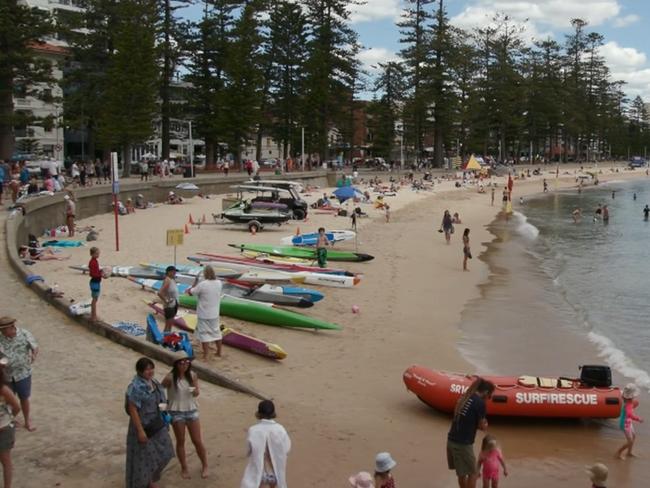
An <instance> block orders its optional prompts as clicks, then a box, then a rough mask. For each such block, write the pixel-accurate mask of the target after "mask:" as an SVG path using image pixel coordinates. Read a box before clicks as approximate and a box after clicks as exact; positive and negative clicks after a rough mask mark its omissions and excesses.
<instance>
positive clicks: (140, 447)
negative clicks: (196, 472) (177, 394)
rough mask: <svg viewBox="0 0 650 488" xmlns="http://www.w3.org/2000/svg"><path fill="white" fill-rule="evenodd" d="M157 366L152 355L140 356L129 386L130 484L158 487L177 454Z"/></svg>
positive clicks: (131, 487) (126, 404) (140, 487)
mask: <svg viewBox="0 0 650 488" xmlns="http://www.w3.org/2000/svg"><path fill="white" fill-rule="evenodd" d="M154 368H155V365H154V363H153V361H152V360H151V359H149V358H140V359H138V361H137V362H136V363H135V371H136V375H135V376H134V377H133V379H132V380H131V383H130V384H129V386H128V388H127V389H126V395H125V398H124V410H126V413H127V415H128V416H129V428H128V430H127V435H126V469H125V478H126V484H125V486H126V488H156V487H157V486H158V485H156V482H157V481H159V480H160V477H161V475H162V472H163V469H165V467H166V466H167V464H168V463H169V461H171V460H172V458H173V457H174V447H173V446H172V440H171V438H170V437H169V428H168V427H167V423H166V422H165V420H164V419H163V416H162V412H161V410H164V408H161V405H162V407H164V406H165V404H166V400H165V392H164V390H163V388H162V386H161V385H160V383H158V382H157V381H156V379H155V378H154Z"/></svg>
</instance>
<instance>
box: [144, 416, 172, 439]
mask: <svg viewBox="0 0 650 488" xmlns="http://www.w3.org/2000/svg"><path fill="white" fill-rule="evenodd" d="M166 426H167V423H166V422H165V421H164V420H163V418H162V416H161V415H160V410H158V415H156V416H155V417H154V419H153V420H152V421H151V422H149V423H148V424H147V425H143V426H142V428H143V429H144V433H145V434H146V436H147V437H148V438H149V439H151V438H152V437H153V436H155V435H156V434H157V433H158V432H160V431H161V430H162V429H164V428H165V427H166Z"/></svg>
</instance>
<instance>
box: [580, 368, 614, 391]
mask: <svg viewBox="0 0 650 488" xmlns="http://www.w3.org/2000/svg"><path fill="white" fill-rule="evenodd" d="M580 381H581V382H582V383H584V384H585V385H588V386H597V387H603V388H608V387H610V386H612V370H611V369H610V368H609V366H598V365H584V366H580Z"/></svg>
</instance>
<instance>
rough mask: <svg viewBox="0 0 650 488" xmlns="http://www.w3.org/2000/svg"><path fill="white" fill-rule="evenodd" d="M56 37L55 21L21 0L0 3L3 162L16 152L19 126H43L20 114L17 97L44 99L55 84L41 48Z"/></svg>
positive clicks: (0, 156) (0, 153)
mask: <svg viewBox="0 0 650 488" xmlns="http://www.w3.org/2000/svg"><path fill="white" fill-rule="evenodd" d="M53 33H54V25H53V23H52V19H51V17H50V16H49V15H48V14H47V13H46V12H43V10H41V9H38V8H29V7H27V6H25V5H22V4H21V2H19V1H18V0H2V1H0V159H9V158H10V157H11V155H12V154H13V150H14V134H13V127H14V126H15V125H27V124H30V125H39V124H41V123H42V122H43V121H42V120H39V119H38V118H37V117H35V116H34V114H32V113H28V112H21V113H17V112H16V111H15V107H14V101H13V97H14V93H15V92H18V93H20V94H21V96H30V97H36V98H42V97H44V96H45V95H46V85H47V84H48V83H52V82H53V78H52V68H53V67H52V63H51V61H49V60H47V59H46V58H44V57H42V56H39V54H38V50H37V48H38V45H39V44H42V43H44V42H45V40H46V38H47V37H48V36H51V35H52V34H53Z"/></svg>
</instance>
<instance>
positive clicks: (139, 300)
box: [0, 166, 650, 488]
mask: <svg viewBox="0 0 650 488" xmlns="http://www.w3.org/2000/svg"><path fill="white" fill-rule="evenodd" d="M605 167H607V168H608V167H609V166H605ZM564 171H567V170H566V168H565V167H562V172H563V173H564ZM573 171H574V169H573V168H571V169H570V170H568V172H569V174H561V175H560V178H559V179H558V180H557V181H556V179H555V167H551V166H548V167H546V168H545V169H544V174H542V175H541V176H537V177H532V178H527V179H525V180H523V181H522V180H517V181H515V188H514V197H513V200H514V201H515V202H514V203H515V209H516V208H517V204H516V202H517V200H518V198H519V197H520V196H523V197H527V196H528V195H532V194H534V193H538V192H540V191H541V190H542V179H543V178H546V179H547V180H548V183H549V189H550V191H556V190H561V189H563V188H568V187H572V186H573V187H575V174H574V173H573ZM645 177H646V176H645V174H644V173H642V171H640V170H637V171H634V172H628V171H623V170H621V172H620V173H613V172H610V171H609V170H608V169H606V170H603V174H602V175H600V176H599V179H600V180H601V182H605V181H607V180H612V179H616V180H624V179H629V178H645ZM382 178H383V180H384V181H386V180H387V178H388V174H384V175H382ZM506 180H507V177H499V178H494V181H495V182H496V183H497V184H498V187H497V189H496V197H495V205H494V206H491V205H490V189H489V188H487V191H486V193H483V194H480V193H478V192H477V190H476V188H475V187H470V188H461V189H458V188H454V186H453V183H452V182H450V181H445V182H443V183H440V184H436V186H435V191H433V192H426V191H424V192H418V193H416V192H414V191H412V190H411V189H409V188H407V187H404V188H402V189H401V190H400V191H399V192H398V195H397V196H396V197H387V201H388V202H389V203H390V205H391V210H392V213H391V222H390V223H386V222H385V219H384V213H383V211H380V210H376V209H374V208H372V205H364V206H363V207H362V208H363V210H364V211H366V212H368V214H369V215H370V217H369V218H368V219H360V220H359V235H358V240H357V242H356V243H352V244H345V245H342V246H340V247H341V248H342V249H344V248H345V249H355V247H356V248H358V249H359V251H360V252H366V253H369V254H372V255H374V256H375V260H373V261H371V262H368V263H358V264H349V265H348V263H342V264H344V265H345V266H344V267H345V268H347V269H350V270H351V271H356V272H359V273H363V279H362V281H361V283H360V284H359V285H358V286H356V287H355V288H354V289H337V288H321V289H320V291H323V292H324V293H325V294H326V298H325V299H324V300H323V301H322V302H321V303H318V304H316V305H315V306H314V307H313V308H311V309H308V310H307V312H306V313H307V314H309V315H312V316H315V317H319V318H323V319H327V320H331V321H334V322H336V323H338V324H340V325H341V326H342V327H343V330H342V331H331V332H329V331H327V332H323V331H322V332H311V331H301V330H290V329H284V328H277V327H269V326H263V325H256V324H250V323H246V322H241V321H237V320H234V319H230V318H228V317H223V318H222V322H223V323H224V324H226V325H228V326H232V327H234V328H236V329H238V330H241V331H243V332H245V333H250V334H252V335H255V336H258V337H261V338H264V339H266V340H270V341H272V342H275V343H277V344H279V345H281V346H282V347H283V348H284V349H285V350H286V351H287V352H288V357H287V358H286V359H285V360H284V361H278V362H273V361H269V360H265V359H263V358H260V357H257V356H254V355H251V354H247V353H244V352H242V351H239V350H235V349H231V348H224V354H225V355H224V357H223V358H221V359H214V360H211V365H212V366H214V367H216V368H218V369H219V370H220V371H222V372H224V373H227V374H229V375H231V376H232V377H234V378H237V379H240V380H241V381H243V382H245V383H246V384H248V385H250V386H253V387H254V388H256V389H258V390H260V391H262V392H264V393H266V394H268V395H269V396H271V397H273V398H274V400H275V402H276V407H277V410H278V421H280V422H281V423H282V424H283V425H284V426H285V427H286V428H287V430H288V431H289V434H290V435H291V438H292V441H293V448H292V452H291V453H290V456H289V468H288V480H289V484H290V485H291V486H294V487H326V486H332V485H334V486H346V483H347V481H346V480H347V477H348V476H350V475H351V474H353V473H356V472H357V471H360V470H368V471H371V470H372V466H373V461H374V455H375V454H376V453H377V452H379V451H383V450H387V451H390V452H391V453H392V454H393V456H394V457H395V458H396V460H397V462H398V466H397V468H396V469H395V470H394V475H395V477H396V480H397V482H398V485H399V486H402V487H404V486H406V487H416V486H417V487H423V486H427V487H429V486H430V487H452V486H456V480H455V476H454V475H453V473H452V472H450V471H448V470H447V469H446V460H445V456H444V449H445V439H446V432H447V429H448V426H449V421H450V419H449V418H448V417H447V416H445V415H442V414H439V413H437V412H435V411H433V410H432V409H430V408H429V407H427V406H426V405H424V404H422V403H421V402H420V401H419V400H418V399H417V398H416V397H415V396H414V395H412V394H410V393H409V392H408V391H406V389H405V387H404V385H403V382H402V378H401V376H402V373H403V371H404V370H405V369H406V368H407V367H408V366H409V365H411V364H421V365H424V366H427V367H430V368H432V369H446V370H455V371H467V372H480V371H476V369H475V367H474V366H473V365H472V364H470V363H469V362H468V361H467V360H466V359H464V358H463V356H462V355H461V354H460V353H459V351H458V348H457V344H458V342H459V341H460V340H471V337H469V338H468V337H461V332H460V329H459V321H460V320H461V314H462V313H463V310H464V309H465V307H466V306H467V304H468V303H469V302H470V301H471V300H473V299H475V298H477V297H478V296H480V293H481V289H480V287H479V285H481V284H482V283H485V282H486V281H487V280H488V277H489V275H490V269H489V267H488V264H487V263H486V262H485V261H484V260H482V259H478V257H479V255H480V254H481V253H482V252H483V251H484V250H485V249H486V245H487V244H488V243H489V242H490V241H492V240H493V238H494V236H493V235H492V234H491V233H490V232H489V229H488V225H489V224H490V222H492V221H493V220H494V219H495V217H496V216H497V214H498V213H499V211H500V209H501V207H500V200H501V198H500V197H501V191H502V190H503V188H504V185H505V182H506ZM324 191H327V192H328V193H329V192H330V191H331V189H319V190H316V191H313V192H312V193H311V195H310V196H309V197H307V198H306V199H307V200H308V201H309V202H311V201H314V200H316V199H317V198H318V197H319V196H320V195H321V194H322V193H323V192H324ZM220 209H221V196H214V197H212V198H209V199H201V198H198V197H195V198H191V199H188V200H186V201H185V203H184V204H182V205H176V206H169V205H158V206H156V207H155V208H151V209H147V210H142V211H137V212H136V213H135V214H133V215H128V216H124V217H121V218H120V251H119V252H116V251H115V242H114V232H113V216H112V214H104V215H98V216H95V217H92V218H89V219H85V220H83V221H80V222H78V225H79V226H90V225H92V226H95V227H96V228H97V229H99V231H100V237H99V240H98V241H97V242H96V243H94V245H97V246H98V247H99V248H100V249H101V252H102V254H101V257H100V264H101V265H102V266H107V265H137V264H138V263H140V262H144V261H156V262H170V261H172V259H173V251H172V249H171V248H169V247H167V246H166V243H165V233H166V230H167V229H170V228H182V227H183V226H184V225H185V224H186V223H187V220H188V217H189V215H190V214H192V216H193V219H194V220H199V219H201V218H202V216H203V215H206V217H207V219H206V220H207V221H208V224H206V225H202V226H201V228H198V227H197V226H190V229H189V230H190V233H189V234H188V235H186V236H185V243H184V245H183V246H182V247H180V248H179V249H178V262H179V263H182V264H188V262H187V261H186V260H185V257H186V256H187V255H191V254H193V253H195V252H197V251H210V252H215V253H221V254H234V251H233V250H232V249H231V248H229V247H228V244H229V243H249V242H254V243H264V244H279V242H280V238H282V237H284V236H287V235H291V234H294V233H295V232H296V230H297V227H299V228H300V231H302V232H311V231H315V230H316V229H317V228H318V227H320V226H323V227H326V228H327V229H347V228H349V225H350V219H349V218H345V217H334V216H330V215H319V214H315V213H311V214H310V216H309V218H308V220H307V221H306V222H303V221H301V222H290V223H288V224H286V225H283V226H282V227H267V228H266V229H265V230H263V231H262V232H260V233H258V234H257V235H251V234H249V233H248V232H247V231H245V230H244V229H243V228H242V227H238V226H235V225H216V224H213V223H211V221H212V219H211V213H213V212H218V211H219V210H220ZM445 209H449V210H450V211H451V212H452V213H454V212H458V213H459V214H460V216H461V218H462V220H463V223H462V224H459V225H456V233H455V235H454V236H453V238H452V243H451V245H446V244H445V242H444V237H443V235H442V234H439V233H438V232H437V229H438V228H439V227H440V221H441V218H442V213H443V211H444V210H445ZM3 218H4V217H3ZM465 227H468V228H470V229H471V235H470V237H471V243H472V252H473V254H474V258H475V259H473V260H472V261H471V262H470V266H469V267H470V272H467V273H464V272H462V242H461V234H462V229H464V228H465ZM2 233H3V234H4V226H2ZM88 250H89V247H81V248H76V249H71V250H67V249H66V250H65V251H64V252H65V253H68V254H70V255H71V259H70V260H68V261H49V262H40V263H37V264H35V265H34V266H33V271H34V272H35V273H38V274H41V275H43V276H45V277H46V279H47V281H48V282H51V283H56V284H57V285H58V289H59V290H61V291H63V292H64V293H65V296H66V297H69V298H70V299H75V300H84V299H86V298H87V295H88V290H87V276H83V275H82V274H81V273H79V272H75V271H73V270H70V269H69V268H68V266H69V265H76V264H87V262H88V259H89V256H88ZM0 259H1V261H2V263H3V267H4V269H6V270H8V269H9V268H8V265H7V262H6V256H5V253H4V252H3V253H2V254H1V258H0ZM0 280H1V281H0V282H1V283H2V285H3V289H4V290H5V293H4V294H2V295H1V296H0V304H1V306H2V309H3V311H4V312H3V314H10V315H14V316H16V317H18V321H19V323H18V325H19V326H21V327H25V328H27V329H29V330H30V331H31V332H32V333H34V335H35V336H36V338H37V339H38V340H39V343H40V346H41V354H40V356H39V358H38V361H37V363H36V365H35V372H34V386H33V390H34V393H33V416H34V423H35V425H36V426H37V427H38V430H37V431H36V432H35V433H27V432H26V431H24V430H21V431H19V432H18V434H17V440H16V447H15V449H14V451H13V457H14V462H15V483H16V486H18V487H25V488H32V487H34V488H35V487H42V486H64V487H66V488H76V487H81V486H88V485H92V486H96V487H116V486H122V484H123V473H124V468H123V466H124V455H125V454H124V453H125V438H126V427H127V423H128V418H127V416H126V415H125V413H124V409H123V401H124V391H125V389H126V386H127V384H128V383H129V381H130V379H131V378H132V376H133V374H134V369H133V368H134V364H135V361H136V360H137V359H138V357H139V355H138V354H136V353H135V352H133V351H130V350H128V349H125V348H123V347H121V346H118V345H116V344H114V343H112V342H110V341H108V340H106V339H103V338H101V337H98V336H96V335H93V334H92V333H90V332H88V331H86V330H85V329H84V328H83V327H81V326H79V325H77V324H75V323H74V322H73V321H71V320H70V319H68V318H67V317H65V316H63V315H62V314H60V313H58V312H57V311H55V310H53V309H51V308H50V307H48V306H47V305H44V304H42V303H40V302H39V300H38V298H37V297H36V295H33V294H32V293H31V292H30V291H29V290H28V289H26V288H25V287H24V286H22V285H21V284H20V283H18V282H17V280H16V279H15V277H14V275H13V273H12V272H11V271H8V272H6V273H4V274H3V275H2V276H1V277H0ZM8 290H11V291H8ZM152 297H153V295H152V294H150V293H148V292H146V291H143V290H140V289H139V288H138V287H136V286H135V285H134V284H133V283H131V282H129V281H128V280H125V279H123V278H111V279H109V280H106V281H105V282H104V284H103V290H102V296H101V299H100V302H99V316H100V317H101V318H102V319H103V320H105V321H106V322H109V323H113V322H116V321H120V320H121V321H130V322H138V323H140V324H142V325H144V323H145V316H146V314H147V313H148V310H147V307H146V305H145V304H144V303H143V300H144V299H147V298H152ZM353 305H357V306H358V307H359V309H360V313H358V314H353V313H352V306H353ZM585 350H587V349H585ZM585 354H589V352H587V353H585ZM597 359H598V358H597V357H593V358H592V361H593V362H598V361H597ZM501 361H502V364H501V366H502V367H503V368H504V369H506V370H507V369H508V358H502V359H501ZM166 372H167V367H166V366H165V365H161V364H159V365H158V366H157V370H156V377H157V378H158V379H160V378H162V376H163V375H164V374H165V373H166ZM519 372H520V371H512V373H513V374H517V373H519ZM531 373H532V372H531ZM256 405H257V400H256V399H254V398H252V397H249V396H246V395H243V394H237V393H234V392H231V391H229V390H225V389H222V388H218V387H215V386H212V385H207V384H204V385H203V388H202V394H201V397H200V411H201V419H202V425H203V435H204V438H205V442H206V445H207V447H208V456H209V461H210V464H211V476H210V479H209V480H207V481H206V480H201V479H200V477H199V475H198V473H199V462H198V459H197V458H196V455H195V454H194V452H193V448H192V447H191V445H189V444H188V445H187V446H186V447H187V449H188V455H189V463H190V469H191V471H192V474H193V478H192V480H181V479H180V469H179V466H178V463H177V462H176V461H172V462H171V463H170V465H169V466H168V468H167V470H166V471H165V474H164V476H163V479H162V482H161V486H162V487H181V486H182V487H188V488H194V487H204V486H205V487H207V486H218V487H228V488H230V487H236V486H238V485H239V480H240V478H241V475H242V473H243V469H244V466H245V463H246V459H245V432H246V429H247V428H248V426H249V425H250V424H251V423H253V422H254V421H255V419H254V417H253V413H254V411H255V409H256ZM648 406H649V404H648V398H647V395H646V396H644V397H643V398H642V407H643V408H642V409H640V414H641V415H644V414H645V415H647V414H648V410H649V409H648ZM492 428H493V433H495V434H496V436H497V437H498V438H499V439H500V441H501V444H502V446H503V450H504V454H505V455H506V457H507V460H508V462H509V470H510V472H511V476H510V477H509V478H508V479H506V480H505V481H504V484H505V485H506V486H531V487H537V486H539V487H542V486H546V485H548V484H549V481H551V483H552V484H554V485H556V486H567V487H568V486H576V485H577V486H582V485H584V486H587V483H588V480H587V478H586V476H585V474H584V465H585V464H588V463H592V462H595V461H602V462H605V463H606V464H608V465H609V466H610V473H611V474H610V479H611V481H612V483H611V484H612V486H640V483H641V480H645V479H646V478H647V476H648V474H650V468H648V465H647V462H645V461H644V460H643V459H641V460H632V461H628V462H626V463H616V462H614V460H613V459H612V454H613V451H614V450H615V448H616V447H617V446H618V445H619V444H620V443H621V439H622V436H621V435H620V432H619V431H617V430H616V428H615V426H613V427H612V425H609V424H602V423H600V424H598V423H565V422H522V421H506V420H498V421H494V422H493V427H492ZM638 432H639V438H640V442H639V451H640V453H642V455H643V454H646V453H648V452H650V451H649V448H650V443H649V442H648V441H647V440H646V437H647V434H648V430H647V428H646V427H644V426H641V427H640V428H639V429H638ZM647 455H650V454H647Z"/></svg>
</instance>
